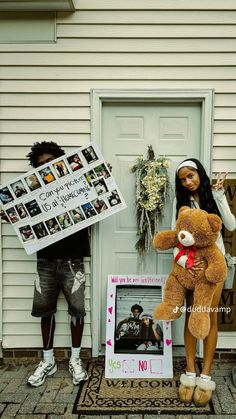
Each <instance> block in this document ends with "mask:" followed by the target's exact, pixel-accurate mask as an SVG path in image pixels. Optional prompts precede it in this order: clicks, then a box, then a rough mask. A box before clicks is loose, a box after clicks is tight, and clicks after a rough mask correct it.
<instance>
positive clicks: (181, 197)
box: [175, 158, 220, 218]
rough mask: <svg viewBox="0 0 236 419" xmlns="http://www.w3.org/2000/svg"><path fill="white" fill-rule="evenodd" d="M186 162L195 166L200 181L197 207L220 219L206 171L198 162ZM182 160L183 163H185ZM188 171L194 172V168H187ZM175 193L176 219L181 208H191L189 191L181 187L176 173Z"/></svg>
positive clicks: (195, 160)
mask: <svg viewBox="0 0 236 419" xmlns="http://www.w3.org/2000/svg"><path fill="white" fill-rule="evenodd" d="M186 160H192V161H193V162H194V163H195V164H196V166H197V172H198V175H199V179H200V185H199V188H198V196H199V206H200V208H201V209H203V210H205V211H207V212H208V213H211V214H217V215H218V216H219V217H220V213H219V210H218V208H217V206H216V203H215V200H214V198H213V195H212V190H211V184H210V179H209V177H208V176H207V174H206V171H205V169H204V167H203V165H202V164H201V163H200V161H199V160H197V159H194V158H188V159H186ZM186 160H184V161H186ZM187 167H188V169H190V170H193V171H196V169H195V168H193V167H190V166H187ZM175 191H176V201H177V202H176V218H177V217H178V212H179V209H180V208H181V207H183V206H184V205H187V206H188V207H191V201H190V196H191V191H188V190H187V189H186V188H184V186H183V185H182V182H181V180H180V178H179V176H178V173H177V172H176V174H175Z"/></svg>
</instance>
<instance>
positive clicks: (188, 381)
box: [179, 374, 196, 403]
mask: <svg viewBox="0 0 236 419" xmlns="http://www.w3.org/2000/svg"><path fill="white" fill-rule="evenodd" d="M195 386H196V377H191V376H189V375H186V374H181V376H180V386H179V398H180V400H181V402H183V403H191V401H192V398H193V393H194V389H195Z"/></svg>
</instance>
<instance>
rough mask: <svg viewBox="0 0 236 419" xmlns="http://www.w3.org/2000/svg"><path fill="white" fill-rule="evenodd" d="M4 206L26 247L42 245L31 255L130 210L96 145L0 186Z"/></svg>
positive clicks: (35, 248)
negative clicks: (127, 208)
mask: <svg viewBox="0 0 236 419" xmlns="http://www.w3.org/2000/svg"><path fill="white" fill-rule="evenodd" d="M77 196H78V198H76V197H77ZM0 202H1V205H2V209H3V210H4V211H5V214H6V216H7V218H8V219H9V221H10V222H11V224H12V225H13V227H14V229H15V230H16V232H17V234H18V236H19V238H20V239H21V242H22V243H23V245H26V244H27V243H28V242H32V241H34V242H35V241H36V242H39V241H40V242H41V244H39V245H36V246H34V247H33V248H32V250H33V249H34V250H33V251H36V250H38V249H39V248H43V247H46V246H47V245H48V244H51V243H52V242H55V241H57V240H60V239H61V237H59V238H58V239H57V238H56V236H57V235H58V233H60V235H63V236H65V235H66V236H67V235H70V234H72V233H74V232H75V231H78V230H80V229H82V228H85V227H86V226H88V225H91V224H93V223H95V222H97V221H99V220H100V219H103V218H106V217H108V216H109V215H111V214H112V213H114V212H118V211H120V210H121V209H123V208H125V207H126V205H125V202H124V199H123V197H122V195H121V193H120V191H119V189H118V187H117V185H116V183H115V180H114V178H113V176H112V174H111V172H110V170H109V167H108V165H107V163H106V162H105V161H104V158H103V156H102V155H101V152H100V150H99V149H98V147H97V145H96V144H93V143H91V145H89V146H86V147H80V148H78V149H77V150H76V151H74V152H73V153H72V152H70V153H67V154H65V155H63V156H61V157H60V158H57V159H55V160H53V161H51V162H49V163H46V164H44V165H43V166H41V167H39V168H37V169H34V170H32V171H30V172H28V173H26V174H24V175H22V176H21V177H20V178H18V179H14V180H13V181H12V182H8V184H7V185H4V186H1V188H0ZM52 236H53V238H52ZM42 242H45V244H44V243H43V244H42ZM27 247H28V248H29V246H25V248H26V249H27ZM28 250H29V249H28ZM27 253H28V252H27ZM28 254H31V253H28Z"/></svg>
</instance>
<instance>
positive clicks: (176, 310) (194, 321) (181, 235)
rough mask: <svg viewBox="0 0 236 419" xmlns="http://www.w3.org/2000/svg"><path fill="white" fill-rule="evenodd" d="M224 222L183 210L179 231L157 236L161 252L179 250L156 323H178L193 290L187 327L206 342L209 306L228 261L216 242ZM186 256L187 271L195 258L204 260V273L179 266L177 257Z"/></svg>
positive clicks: (185, 208) (166, 232)
mask: <svg viewBox="0 0 236 419" xmlns="http://www.w3.org/2000/svg"><path fill="white" fill-rule="evenodd" d="M221 226H222V223H221V219H220V217H218V216H217V215H215V214H208V213H207V212H206V211H203V210H200V209H191V208H189V207H182V208H181V209H180V210H179V215H178V219H177V221H176V230H169V231H162V232H160V233H158V234H156V235H155V237H154V239H153V246H154V247H155V248H156V249H159V250H167V249H170V248H172V247H179V248H180V251H179V254H178V255H177V256H176V258H175V261H174V264H173V269H172V272H171V273H170V275H169V277H168V279H167V282H166V286H165V291H164V300H163V302H162V303H161V304H160V305H158V306H157V307H156V308H155V311H154V317H155V319H157V320H175V319H177V318H178V317H180V316H181V310H180V308H181V307H182V306H183V304H184V299H185V294H186V291H187V290H193V296H194V301H193V307H192V308H191V314H190V317H189V322H188V328H189V330H190V332H191V333H192V335H193V336H195V337H196V338H197V339H204V338H205V337H206V336H207V335H208V333H209V330H210V317H209V313H210V310H211V309H210V307H211V302H212V297H213V294H214V291H215V288H216V284H217V283H219V282H223V281H224V280H225V278H226V273H227V268H226V263H225V258H224V256H223V254H222V252H221V251H220V250H219V249H218V247H217V246H216V244H215V241H216V239H217V237H218V234H219V232H220V230H221ZM182 254H187V256H188V260H187V268H190V267H191V266H192V264H193V262H194V258H195V257H199V258H200V259H201V260H203V261H204V268H203V269H202V270H197V271H194V273H193V272H192V273H191V272H190V271H189V270H188V269H185V268H183V267H182V266H180V265H179V264H178V263H177V259H178V257H180V256H181V255H182Z"/></svg>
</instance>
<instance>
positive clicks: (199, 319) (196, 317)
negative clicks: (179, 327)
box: [188, 313, 210, 340]
mask: <svg viewBox="0 0 236 419" xmlns="http://www.w3.org/2000/svg"><path fill="white" fill-rule="evenodd" d="M188 328H189V331H190V332H191V334H192V335H193V336H195V338H197V339H202V340H203V339H205V338H206V337H207V336H208V334H209V331H210V317H209V314H208V313H191V314H190V317H189V321H188Z"/></svg>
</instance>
